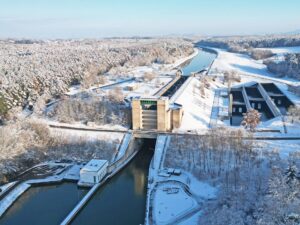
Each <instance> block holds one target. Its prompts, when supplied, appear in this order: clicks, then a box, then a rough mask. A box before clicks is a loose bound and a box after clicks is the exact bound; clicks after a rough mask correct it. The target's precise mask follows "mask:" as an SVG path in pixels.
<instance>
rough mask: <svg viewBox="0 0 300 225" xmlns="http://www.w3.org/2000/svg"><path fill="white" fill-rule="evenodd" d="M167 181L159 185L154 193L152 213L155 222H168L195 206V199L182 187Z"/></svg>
mask: <svg viewBox="0 0 300 225" xmlns="http://www.w3.org/2000/svg"><path fill="white" fill-rule="evenodd" d="M169 183H170V182H168V183H167V182H165V183H163V184H161V185H159V186H158V187H157V189H156V191H155V194H154V198H155V201H154V207H153V209H154V210H153V211H154V212H153V213H154V218H155V222H156V223H157V224H170V223H171V222H172V221H173V220H174V219H176V217H180V216H182V215H184V214H185V213H187V212H189V211H190V210H192V209H194V208H195V207H197V201H196V200H195V199H193V198H192V197H191V196H190V195H189V194H188V193H187V192H186V191H185V190H184V188H182V187H181V186H180V185H176V183H174V184H171V185H170V184H169Z"/></svg>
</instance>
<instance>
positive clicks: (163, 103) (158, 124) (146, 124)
mask: <svg viewBox="0 0 300 225" xmlns="http://www.w3.org/2000/svg"><path fill="white" fill-rule="evenodd" d="M182 116H183V109H182V106H181V105H179V104H176V103H172V104H170V103H169V97H163V96H162V97H155V96H153V97H146V98H143V97H136V98H134V99H133V100H132V128H133V130H157V131H170V130H172V129H174V128H178V127H180V124H181V120H182Z"/></svg>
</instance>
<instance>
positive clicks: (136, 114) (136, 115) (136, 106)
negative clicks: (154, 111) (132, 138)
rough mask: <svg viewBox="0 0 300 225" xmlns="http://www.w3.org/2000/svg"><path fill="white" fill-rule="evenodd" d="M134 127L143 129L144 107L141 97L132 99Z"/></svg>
mask: <svg viewBox="0 0 300 225" xmlns="http://www.w3.org/2000/svg"><path fill="white" fill-rule="evenodd" d="M131 107H132V129H133V130H140V129H142V109H141V104H140V100H139V99H133V100H132V104H131Z"/></svg>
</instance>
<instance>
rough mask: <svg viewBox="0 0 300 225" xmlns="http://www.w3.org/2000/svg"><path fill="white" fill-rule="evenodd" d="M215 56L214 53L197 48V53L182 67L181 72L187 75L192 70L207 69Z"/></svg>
mask: <svg viewBox="0 0 300 225" xmlns="http://www.w3.org/2000/svg"><path fill="white" fill-rule="evenodd" d="M215 58H216V54H214V53H210V52H207V51H204V50H202V49H199V53H198V54H197V55H196V56H195V57H194V58H193V59H192V60H191V61H190V62H189V64H188V65H186V66H184V67H183V68H182V74H183V75H186V76H189V75H191V73H193V72H199V71H201V70H204V69H207V68H208V67H209V66H210V65H211V63H212V62H213V61H214V59H215Z"/></svg>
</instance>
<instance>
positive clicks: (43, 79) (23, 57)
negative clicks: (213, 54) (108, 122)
mask: <svg viewBox="0 0 300 225" xmlns="http://www.w3.org/2000/svg"><path fill="white" fill-rule="evenodd" d="M192 52H193V46H192V44H191V42H187V41H184V40H182V39H175V38H174V39H171V38H170V39H103V40H82V41H77V40H53V41H45V42H36V41H33V42H31V41H28V40H21V41H15V42H11V41H1V42H0V119H1V116H3V115H4V114H6V113H7V112H8V110H10V109H11V108H14V107H15V106H23V107H24V106H26V105H28V104H29V103H32V104H33V103H35V102H36V101H37V100H38V99H39V98H40V97H41V96H42V97H43V98H44V99H45V100H48V99H51V98H53V97H58V96H60V95H61V94H62V93H65V92H66V91H67V90H68V88H69V86H70V85H74V84H79V83H80V82H81V81H82V80H83V78H84V77H85V76H88V75H89V73H90V71H91V68H93V69H92V71H93V72H94V71H95V70H96V74H97V75H99V76H100V75H102V74H103V73H106V72H108V71H109V70H111V69H113V68H115V67H128V68H129V67H135V66H143V65H149V64H151V63H153V62H156V63H171V62H174V61H175V60H176V59H178V58H180V57H186V56H188V55H189V54H191V53H192Z"/></svg>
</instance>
